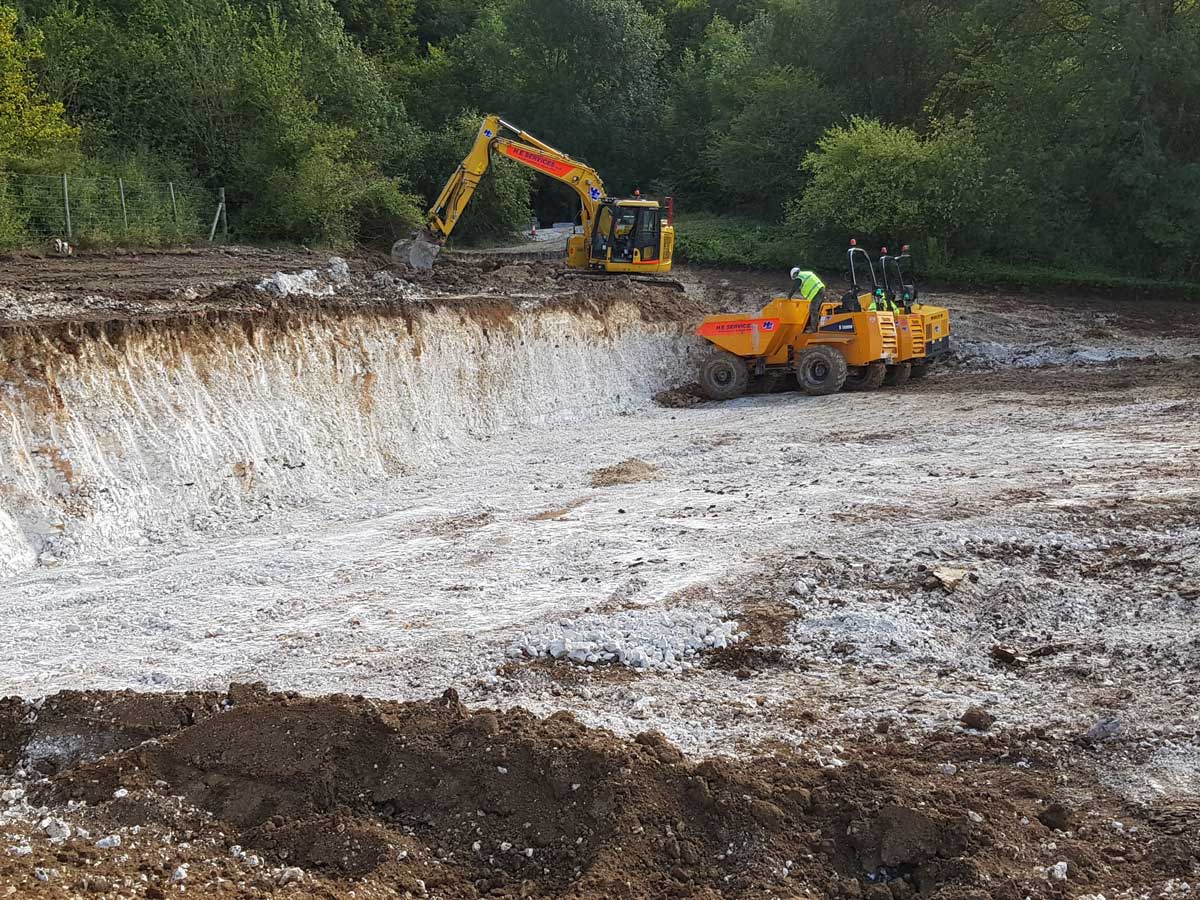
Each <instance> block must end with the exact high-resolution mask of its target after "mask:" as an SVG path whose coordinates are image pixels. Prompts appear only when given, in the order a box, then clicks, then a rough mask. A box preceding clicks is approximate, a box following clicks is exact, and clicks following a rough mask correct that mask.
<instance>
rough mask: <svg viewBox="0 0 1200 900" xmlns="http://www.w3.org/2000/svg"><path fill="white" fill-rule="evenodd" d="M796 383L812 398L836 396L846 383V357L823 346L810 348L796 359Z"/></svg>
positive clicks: (831, 348)
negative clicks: (828, 395) (827, 395)
mask: <svg viewBox="0 0 1200 900" xmlns="http://www.w3.org/2000/svg"><path fill="white" fill-rule="evenodd" d="M796 382H797V383H798V384H799V385H800V390H802V391H804V393H806V394H808V395H810V396H812V397H823V396H825V395H826V394H836V393H837V392H838V391H840V390H841V389H842V385H844V384H845V383H846V357H844V356H842V354H841V353H839V352H838V351H837V350H835V349H834V348H833V347H828V346H825V345H823V344H819V345H817V346H816V347H809V348H808V349H807V350H805V351H804V352H803V353H801V354H800V355H799V356H798V357H797V358H796Z"/></svg>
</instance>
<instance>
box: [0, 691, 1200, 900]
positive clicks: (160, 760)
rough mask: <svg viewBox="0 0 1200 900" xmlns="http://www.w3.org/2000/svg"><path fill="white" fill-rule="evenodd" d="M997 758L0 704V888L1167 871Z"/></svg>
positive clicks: (135, 890)
mask: <svg viewBox="0 0 1200 900" xmlns="http://www.w3.org/2000/svg"><path fill="white" fill-rule="evenodd" d="M968 744H969V746H968ZM48 747H54V748H55V751H54V752H47V748H48ZM1012 750H1013V748H1012V747H1011V746H1006V745H1004V743H1003V742H1002V741H1000V740H998V739H995V738H969V739H964V738H961V737H958V738H954V739H953V740H951V739H949V738H943V743H942V744H940V745H938V746H935V747H932V748H931V747H925V748H917V747H915V746H910V745H907V744H906V742H904V741H903V740H902V739H899V738H895V737H893V738H890V739H888V740H887V741H886V742H885V743H883V744H882V745H881V744H880V742H879V739H875V744H874V749H870V750H868V745H866V744H863V745H861V746H859V747H841V748H835V751H836V753H838V754H840V757H839V756H837V755H831V756H830V757H829V758H828V759H826V760H824V761H823V762H819V763H817V762H813V761H811V760H805V759H801V758H798V757H793V756H780V755H776V756H772V757H767V758H763V759H759V760H754V761H751V762H748V763H744V762H734V761H730V760H724V759H712V760H705V761H703V762H698V763H697V762H691V761H689V760H687V759H685V758H684V757H683V755H682V754H681V753H680V752H679V751H678V750H676V749H675V748H674V747H673V746H671V745H670V744H669V743H668V742H667V741H666V739H665V738H663V737H662V735H661V734H658V733H657V732H647V733H643V734H641V735H638V736H637V737H636V738H635V739H634V740H632V741H629V740H622V739H618V738H616V737H614V736H613V735H611V734H609V733H608V732H604V731H598V730H592V729H587V728H585V727H583V726H582V725H580V724H579V723H578V722H577V721H576V720H575V719H574V718H573V717H572V716H570V715H569V714H566V713H559V714H556V715H553V716H551V717H549V718H547V719H538V718H536V717H534V716H533V715H531V714H529V713H527V712H525V711H523V710H520V709H516V710H510V711H506V712H496V711H493V710H487V709H482V710H476V711H473V712H472V711H468V710H467V709H466V708H464V707H463V706H462V705H461V703H460V702H459V700H458V697H457V695H456V694H455V693H454V692H453V691H447V692H446V694H445V695H444V696H442V697H441V698H440V699H439V700H436V701H434V702H428V703H390V702H378V701H377V702H372V701H369V700H365V699H362V698H352V697H347V696H331V697H325V698H315V699H314V698H305V697H300V696H297V695H294V694H292V695H280V694H269V693H267V692H266V691H265V689H262V688H261V687H257V686H236V685H235V686H233V687H231V689H230V691H229V692H228V693H227V694H213V693H203V694H199V693H197V694H174V695H172V694H156V695H138V694H132V693H120V694H109V693H99V692H89V693H73V692H67V693H63V694H59V695H56V696H54V697H51V698H49V699H48V700H47V701H46V702H45V703H44V704H42V705H40V708H39V707H38V706H37V705H33V704H26V703H24V702H23V701H17V700H8V701H4V705H3V706H0V753H3V764H4V765H5V767H6V769H7V771H6V773H5V774H6V778H7V781H8V784H15V785H20V787H19V788H17V789H16V790H14V789H12V788H10V789H9V791H8V792H7V793H5V795H4V796H5V799H6V800H7V801H9V806H10V808H9V809H8V811H7V813H6V814H4V815H6V816H7V817H8V818H10V819H11V821H10V822H9V823H8V824H7V825H6V831H7V832H9V840H10V841H12V840H14V839H16V840H18V841H20V840H24V841H26V843H23V844H19V845H18V849H19V851H20V852H17V851H15V850H13V849H12V848H6V849H7V850H8V851H9V852H6V853H4V854H0V887H3V886H8V885H11V886H13V887H15V888H16V889H17V890H18V891H19V892H20V896H56V895H59V893H61V892H65V891H69V890H70V889H82V888H85V887H87V886H88V885H91V886H92V889H95V886H96V885H104V886H114V885H125V886H128V887H131V890H130V891H129V892H128V893H126V894H125V895H126V896H130V895H132V896H147V897H161V896H163V895H164V892H165V891H166V890H169V889H170V888H171V886H172V879H173V878H174V879H176V881H181V880H184V879H186V882H187V885H188V887H189V889H191V890H199V891H200V895H201V896H210V895H212V896H219V895H233V896H247V897H249V896H260V895H261V893H263V892H270V891H272V890H274V889H276V888H278V887H280V886H281V885H283V884H287V885H288V887H287V890H288V892H289V895H291V896H322V897H343V896H357V897H363V896H368V897H373V896H389V895H390V896H394V895H396V894H406V893H407V894H411V895H414V896H423V895H425V894H429V895H432V896H441V897H453V898H459V897H461V898H474V897H479V896H483V895H492V896H512V897H518V896H519V897H578V898H600V897H631V898H632V897H709V898H715V897H718V896H720V897H730V898H735V897H737V898H740V897H747V898H759V897H762V898H766V897H772V896H792V897H831V898H843V897H845V898H850V897H877V898H881V900H882V898H904V897H915V896H922V897H938V898H941V900H951V898H979V900H983V898H985V897H988V898H1013V900H1017V898H1021V897H1029V896H1033V897H1043V896H1045V897H1049V896H1059V895H1061V889H1060V888H1059V887H1054V886H1052V882H1051V881H1049V880H1047V876H1046V874H1045V872H1044V871H1043V870H1042V869H1041V868H1039V867H1038V866H1037V865H1036V864H1035V862H1034V861H1035V860H1036V858H1037V856H1038V845H1039V844H1040V843H1041V842H1044V841H1046V840H1051V839H1052V840H1053V841H1055V842H1056V856H1057V857H1059V858H1061V860H1062V861H1064V862H1065V863H1066V865H1067V870H1068V872H1070V873H1071V878H1072V882H1073V883H1074V884H1077V885H1089V884H1093V885H1094V884H1102V883H1106V882H1107V883H1111V882H1110V881H1108V878H1109V877H1110V876H1111V874H1112V870H1111V868H1110V867H1111V866H1114V865H1116V866H1119V867H1121V868H1122V870H1123V872H1124V873H1125V874H1126V875H1128V874H1129V873H1130V872H1131V871H1132V870H1133V869H1135V868H1137V867H1138V866H1139V865H1142V866H1148V867H1150V868H1156V867H1157V868H1162V867H1167V868H1170V867H1172V866H1174V867H1180V866H1186V865H1187V864H1188V862H1189V856H1190V854H1191V853H1192V852H1194V849H1195V848H1193V847H1190V846H1189V845H1187V844H1181V843H1180V842H1179V841H1176V842H1175V843H1173V844H1171V845H1170V846H1167V845H1166V844H1164V843H1163V842H1161V841H1160V842H1158V843H1153V844H1151V845H1150V846H1148V847H1146V845H1147V843H1148V841H1147V838H1148V836H1143V835H1138V836H1136V837H1135V836H1133V835H1131V834H1129V833H1127V831H1125V830H1123V831H1122V832H1121V833H1120V834H1117V833H1110V834H1109V836H1108V837H1107V838H1105V839H1104V840H1103V844H1104V845H1105V846H1104V847H1103V849H1097V847H1096V846H1095V844H1092V845H1089V844H1087V843H1086V842H1085V841H1083V840H1080V837H1082V836H1083V835H1084V834H1086V833H1087V831H1088V826H1081V827H1079V828H1078V829H1077V830H1076V832H1074V833H1067V834H1063V833H1058V834H1054V833H1053V832H1052V831H1051V830H1050V829H1049V828H1047V827H1046V826H1045V825H1044V824H1042V822H1041V821H1039V820H1038V819H1037V818H1036V814H1037V811H1038V810H1039V809H1040V808H1043V807H1045V806H1046V803H1044V802H1043V798H1046V797H1048V796H1051V795H1052V793H1053V792H1054V791H1055V790H1056V788H1055V785H1054V775H1053V773H1052V772H1040V773H1039V771H1038V769H1039V768H1040V766H1041V765H1042V764H1044V762H1045V761H1044V760H1041V761H1039V760H1036V759H1035V760H1033V761H1032V762H1030V761H1028V760H1027V761H1026V765H1025V767H1024V768H1015V767H1014V766H1013V764H1012V762H1011V761H1009V762H1007V763H1006V762H1004V760H1005V759H1007V758H1009V757H1011V756H1012ZM931 752H932V753H934V754H936V757H935V758H942V759H947V758H953V759H954V760H956V762H957V766H958V767H962V768H963V769H964V775H965V774H966V773H967V771H968V769H967V767H970V769H969V772H970V776H969V777H962V776H960V777H958V778H955V777H953V776H952V775H949V774H946V773H947V772H950V771H951V770H954V769H956V768H957V767H956V766H955V765H954V764H950V763H947V764H945V765H944V766H943V769H944V771H943V772H942V774H941V775H935V776H933V780H932V781H931V778H930V776H929V775H928V759H927V758H926V755H927V754H929V753H931ZM100 754H107V755H104V756H101V755H100ZM856 757H857V758H856ZM18 760H20V762H18ZM18 766H20V767H21V768H18ZM922 771H924V772H925V773H926V774H924V775H922V776H919V777H918V776H917V774H916V773H919V772H922ZM21 775H23V776H24V777H18V776H21ZM8 784H6V785H5V786H6V787H7V786H8ZM21 792H24V793H25V794H26V796H25V797H23V798H22V797H18V796H17V795H18V794H20V793H21ZM14 797H16V798H17V800H18V801H19V802H17V803H16V804H15V805H13V799H12V798H14ZM80 801H82V804H84V805H80ZM30 803H32V804H33V806H30V805H28V804H30ZM40 804H44V805H45V806H44V808H43V807H40V806H39V805H40ZM22 811H24V812H22ZM21 823H23V827H24V828H25V829H26V830H27V831H28V832H29V833H30V836H28V837H26V838H23V839H22V838H21V836H20V834H19V833H17V832H14V828H18V827H22V824H21ZM48 823H49V824H48ZM80 829H83V830H82V831H80ZM64 832H67V833H68V835H67V837H66V838H64V837H63V833H64ZM47 834H49V835H50V837H47ZM101 834H103V835H106V836H107V840H106V843H105V846H103V847H100V848H97V847H96V846H95V844H96V839H97V837H98V836H99V835H101ZM113 836H118V837H120V838H121V841H120V852H119V853H118V852H112V850H111V848H112V845H113V843H114V842H113V840H112V837H113ZM52 839H54V840H52ZM1139 845H1140V847H1145V848H1146V849H1139ZM181 869H182V871H183V873H184V874H183V876H182V878H180V877H179V873H180V871H181ZM51 873H52V874H51ZM131 873H140V874H139V876H138V878H137V879H136V880H135V879H130V878H129V877H128V876H129V875H130V874H131ZM142 875H144V876H145V879H144V880H141V878H140V876H142ZM352 892H353V893H352ZM389 892H390V893H389Z"/></svg>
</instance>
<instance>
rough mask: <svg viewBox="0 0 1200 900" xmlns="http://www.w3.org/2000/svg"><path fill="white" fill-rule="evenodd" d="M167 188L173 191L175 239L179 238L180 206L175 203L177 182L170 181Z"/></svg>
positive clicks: (172, 210) (172, 208) (172, 206)
mask: <svg viewBox="0 0 1200 900" xmlns="http://www.w3.org/2000/svg"><path fill="white" fill-rule="evenodd" d="M167 187H169V188H170V189H171V220H172V221H173V222H174V223H175V237H176V238H178V237H179V205H178V204H177V203H176V202H175V182H173V181H168V182H167Z"/></svg>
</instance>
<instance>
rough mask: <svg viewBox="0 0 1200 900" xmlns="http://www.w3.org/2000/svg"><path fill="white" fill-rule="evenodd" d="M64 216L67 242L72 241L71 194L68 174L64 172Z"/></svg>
mask: <svg viewBox="0 0 1200 900" xmlns="http://www.w3.org/2000/svg"><path fill="white" fill-rule="evenodd" d="M63 215H64V216H65V217H66V220H67V242H68V243H70V241H71V192H70V191H69V190H68V189H67V173H66V172H63Z"/></svg>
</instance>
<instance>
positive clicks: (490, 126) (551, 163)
mask: <svg viewBox="0 0 1200 900" xmlns="http://www.w3.org/2000/svg"><path fill="white" fill-rule="evenodd" d="M506 132H507V133H508V134H511V135H512V136H513V137H509V136H507V135H506ZM493 151H496V152H499V153H502V154H503V155H504V156H507V157H508V158H509V159H512V160H515V161H516V162H518V163H520V164H521V165H524V166H528V167H529V168H531V169H535V170H536V171H538V172H541V173H542V174H544V175H549V176H550V177H551V178H553V179H555V180H557V181H561V182H563V183H564V184H566V185H569V186H570V187H571V188H572V189H573V190H574V191H575V193H576V194H578V195H579V201H580V204H581V207H582V219H583V230H584V232H585V233H590V232H591V229H592V225H593V223H594V222H595V218H596V211H597V210H598V209H599V206H600V202H601V200H602V199H603V198H604V197H605V196H606V194H605V190H604V183H603V182H602V181H601V180H600V175H599V174H598V173H597V172H596V170H595V169H593V168H592V167H591V166H589V165H587V164H586V163H583V162H580V161H579V160H577V159H573V158H572V157H570V156H568V155H567V154H565V153H563V152H561V151H560V150H556V149H555V148H553V147H551V146H550V145H549V144H546V143H544V142H543V141H540V140H538V139H537V138H535V137H534V136H533V135H531V134H529V133H528V132H526V131H523V130H521V129H520V128H517V127H516V126H515V125H512V124H510V123H508V122H505V121H504V120H503V119H501V118H500V117H499V116H494V115H493V116H487V117H486V118H485V119H484V120H483V124H482V125H481V126H480V128H479V133H478V134H477V135H476V137H475V143H474V144H473V145H472V146H471V150H470V152H469V153H468V154H467V155H466V157H465V158H464V159H463V161H462V162H461V163H459V166H458V168H457V169H456V170H455V172H454V174H453V175H451V176H450V178H449V179H448V180H447V181H446V184H445V186H444V187H443V188H442V192H441V193H440V194H439V195H438V198H437V200H435V201H434V203H433V206H431V207H430V209H429V216H428V218H427V220H426V225H425V229H424V230H423V231H422V232H420V233H418V234H417V235H416V236H415V237H414V238H413V239H412V240H408V241H397V243H396V246H395V247H393V248H392V256H394V257H396V258H397V259H400V260H401V261H403V262H407V263H408V264H409V265H411V266H412V267H413V268H415V269H430V268H432V267H433V262H434V260H435V259H437V256H438V253H439V252H440V250H441V247H442V244H444V243H445V241H446V239H447V238H448V237H450V234H451V233H452V232H453V231H454V227H455V226H456V225H457V224H458V220H459V217H460V216H461V215H462V213H463V210H465V209H466V207H467V204H468V203H470V202H471V198H472V197H473V196H474V195H475V190H476V188H478V186H479V182H480V180H482V178H483V176H484V175H485V174H487V170H488V168H489V167H490V166H491V163H492V153H493Z"/></svg>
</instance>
